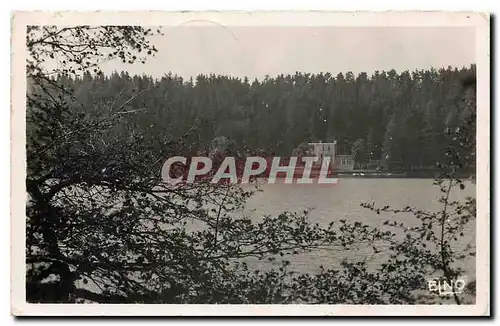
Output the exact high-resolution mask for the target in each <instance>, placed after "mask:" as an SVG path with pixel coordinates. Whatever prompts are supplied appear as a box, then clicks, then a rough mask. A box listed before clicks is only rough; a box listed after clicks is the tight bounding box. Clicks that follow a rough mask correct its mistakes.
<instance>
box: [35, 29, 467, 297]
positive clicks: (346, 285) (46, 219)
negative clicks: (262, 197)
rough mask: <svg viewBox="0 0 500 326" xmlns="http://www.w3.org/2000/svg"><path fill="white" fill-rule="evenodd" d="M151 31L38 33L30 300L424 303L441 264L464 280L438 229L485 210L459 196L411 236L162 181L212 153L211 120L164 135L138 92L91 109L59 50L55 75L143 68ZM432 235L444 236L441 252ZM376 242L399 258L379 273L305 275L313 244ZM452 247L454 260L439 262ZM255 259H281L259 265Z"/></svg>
mask: <svg viewBox="0 0 500 326" xmlns="http://www.w3.org/2000/svg"><path fill="white" fill-rule="evenodd" d="M150 33H151V32H150V31H149V30H145V29H144V28H141V27H131V26H103V27H89V26H78V27H69V28H57V27H31V28H29V30H28V39H27V46H28V50H29V53H30V55H31V56H30V58H29V59H28V62H27V76H28V79H29V80H31V82H32V83H33V87H32V88H31V89H30V91H29V93H28V94H27V163H28V171H27V172H28V173H27V180H26V187H27V192H28V194H29V200H28V203H27V219H26V226H27V228H26V264H27V281H26V297H27V301H29V302H100V303H297V302H305V303H344V304H349V303H358V304H359V303H365V304H383V303H416V302H417V300H418V297H417V295H416V294H415V290H418V289H422V288H425V277H426V275H428V274H426V273H428V269H429V267H436V268H441V269H442V270H444V272H445V277H451V276H453V275H455V274H454V273H455V272H453V271H452V270H451V269H450V267H449V266H450V264H451V256H450V255H449V254H448V253H447V252H448V249H447V248H448V243H447V242H445V241H444V240H443V239H444V238H443V236H439V235H437V234H436V233H435V232H436V231H434V229H433V226H432V225H431V226H430V227H429V225H430V223H432V221H434V220H436V219H437V220H438V222H439V221H443V220H448V219H450V218H451V213H450V210H451V207H453V208H454V209H455V210H457V213H456V214H455V215H454V216H455V217H454V218H453V219H452V221H453V222H450V223H451V224H446V225H447V227H448V228H447V229H445V230H447V233H446V234H447V235H449V234H452V233H453V234H456V233H457V232H460V223H459V221H462V220H463V218H462V216H464V215H465V214H467V216H469V218H470V217H472V216H475V212H473V210H472V208H470V207H469V206H467V207H465V206H463V205H462V206H461V205H459V204H456V205H455V204H454V203H449V201H446V200H445V201H443V205H444V206H445V208H444V210H443V212H441V213H425V212H422V211H417V210H414V209H412V208H406V209H405V210H406V211H408V212H414V213H415V216H416V217H417V218H421V220H422V221H423V224H422V228H420V229H418V228H417V229H414V230H412V231H413V233H416V234H418V235H419V236H413V235H410V236H406V238H404V239H403V240H401V239H398V238H397V237H396V234H395V233H394V232H391V231H388V230H387V229H384V228H382V227H381V228H378V227H373V226H369V225H365V224H363V223H361V222H356V221H349V222H347V221H345V220H342V221H340V222H332V223H330V224H329V225H328V226H323V225H319V224H312V223H310V222H309V221H308V217H307V216H308V214H307V213H308V212H307V211H305V212H300V213H293V212H284V213H282V214H279V215H278V216H264V217H262V218H261V219H260V220H259V221H257V222H256V221H255V220H252V219H250V218H249V217H245V216H241V208H242V205H243V204H244V203H245V201H246V199H248V197H249V196H250V195H251V194H252V190H253V188H252V189H247V188H242V187H238V186H231V185H221V184H217V185H213V184H210V183H201V182H200V183H196V184H193V185H183V186H179V187H172V186H169V185H166V184H163V183H162V181H161V173H160V172H161V165H162V164H163V162H164V160H165V159H166V158H168V157H170V156H174V155H175V156H178V155H186V156H189V155H194V154H195V153H196V150H197V149H199V144H197V141H198V140H197V137H196V133H197V131H198V130H199V128H203V127H204V126H203V125H201V123H202V122H199V124H198V123H195V124H194V125H193V126H192V127H191V128H190V129H189V130H188V132H187V133H185V134H183V135H181V136H177V137H174V136H172V135H168V134H166V135H165V134H162V135H156V134H155V133H151V132H149V130H150V128H154V127H155V126H154V124H148V125H144V124H143V121H144V120H142V119H137V116H138V112H139V110H140V108H138V107H135V106H134V105H133V100H134V98H135V97H136V96H138V95H134V96H132V97H130V98H128V99H126V100H125V101H122V102H120V104H117V102H116V99H109V100H105V101H103V100H100V101H99V102H96V103H95V104H94V105H95V107H93V108H92V110H90V109H89V108H85V110H82V108H81V105H80V103H78V102H77V101H75V100H74V98H73V96H72V95H73V94H72V91H71V90H69V89H67V88H65V87H64V86H63V85H61V84H58V83H57V82H55V80H54V79H52V78H51V75H50V71H47V69H46V68H44V67H45V66H44V60H45V58H46V57H49V58H51V57H52V56H53V57H54V58H55V59H56V60H58V62H61V64H62V65H61V66H58V67H60V68H58V70H57V71H55V72H56V73H63V74H65V75H71V74H78V73H79V72H82V74H84V73H85V72H88V71H89V69H90V71H92V72H93V70H94V69H96V71H95V73H99V68H98V67H99V63H100V62H102V59H103V58H115V59H116V58H119V59H121V60H122V61H125V62H130V63H133V62H134V61H135V60H139V59H138V58H139V57H140V55H141V54H146V55H148V54H152V53H153V52H154V47H153V46H151V45H149V43H148V41H147V36H148V35H149V34H150ZM141 60H142V59H141ZM464 132H465V131H464ZM465 133H466V132H465ZM467 135H470V134H467ZM460 146H462V145H460ZM462 147H464V146H462ZM453 153H454V152H452V156H453V155H454V154H453ZM445 179H446V180H452V181H450V186H449V187H451V186H452V185H455V184H457V185H461V184H462V183H460V182H458V181H456V180H455V179H454V178H453V175H446V176H443V179H441V180H445ZM371 208H372V209H376V208H374V206H373V207H371ZM469 208H470V209H469ZM458 209H460V213H458ZM384 210H385V211H387V210H388V208H384V209H382V210H381V211H384ZM435 224H439V223H435ZM435 224H434V225H435ZM443 224H445V223H444V222H443ZM391 226H392V224H391ZM394 226H395V227H396V226H399V224H398V225H394ZM429 230H430V231H429ZM441 230H442V229H441ZM442 233H443V232H442V231H441V234H442ZM408 234H410V233H408ZM429 235H430V236H429ZM427 237H428V239H427ZM426 241H430V243H436V241H437V243H438V244H439V245H438V247H437V250H433V249H434V248H429V246H428V245H426V243H427V242H426ZM426 246H427V247H426ZM370 247H371V248H373V252H374V254H376V253H379V252H381V251H383V252H384V253H385V254H386V255H389V256H390V258H389V260H388V261H387V263H386V264H382V265H381V266H380V267H379V268H377V269H375V270H373V269H369V268H368V267H367V263H366V261H364V260H353V259H350V260H344V261H343V262H342V263H341V264H340V266H339V268H338V269H335V270H332V269H324V268H321V271H320V273H319V274H316V275H309V274H297V273H294V272H293V271H292V270H293V269H292V267H293V266H291V263H290V260H291V257H292V256H294V255H299V254H301V253H303V252H307V251H311V250H325V249H329V250H330V252H331V253H332V255H336V253H341V252H344V251H346V250H357V249H358V248H370ZM445 249H446V250H445ZM443 252H444V254H443ZM401 256H404V258H401ZM438 256H439V257H440V259H441V261H442V263H440V264H438V265H436V257H438ZM250 258H254V259H255V258H256V259H260V260H267V261H276V262H278V263H279V267H277V268H269V269H265V270H256V269H255V268H254V266H252V265H251V263H250V261H249V260H248V259H250ZM381 261H382V258H381Z"/></svg>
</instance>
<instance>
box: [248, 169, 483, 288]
mask: <svg viewBox="0 0 500 326" xmlns="http://www.w3.org/2000/svg"><path fill="white" fill-rule="evenodd" d="M475 191H476V189H475V185H474V184H472V183H466V187H465V189H464V190H460V189H458V188H456V189H454V191H452V193H451V194H450V195H451V198H452V199H456V200H463V199H465V197H466V196H470V197H475ZM439 196H440V190H439V188H438V187H437V186H434V185H433V180H432V179H363V178H341V179H339V182H338V184H336V185H333V186H297V185H287V184H265V185H263V186H262V192H257V193H256V194H254V195H253V196H252V197H251V198H250V199H249V200H248V202H247V207H246V211H247V214H249V215H251V216H252V218H253V219H254V220H258V219H259V218H261V217H262V216H263V215H264V214H271V215H275V214H279V213H280V212H283V211H292V212H293V211H297V212H301V211H304V209H311V212H310V221H311V222H313V223H319V224H322V225H325V226H326V225H328V223H330V222H331V221H339V220H341V219H346V220H351V221H360V222H363V223H365V224H369V225H371V226H374V227H382V226H383V223H384V221H386V220H387V219H389V218H390V219H391V220H393V219H394V220H396V221H398V222H403V223H404V224H405V225H407V226H412V225H417V224H419V223H418V222H419V220H417V219H416V218H415V217H414V216H413V215H411V214H408V213H405V214H391V213H386V212H381V213H380V214H377V213H376V212H373V211H371V210H369V209H366V208H363V207H361V205H360V204H361V203H363V202H375V203H376V206H377V207H383V206H385V205H390V206H391V207H392V208H404V207H405V206H411V207H415V208H418V209H422V210H426V211H434V212H437V211H440V210H441V209H442V204H440V203H439V202H438V199H439ZM391 230H394V229H391ZM401 234H403V232H401ZM475 236H476V228H475V221H474V220H473V221H471V222H470V225H469V227H467V228H466V230H465V232H464V237H461V238H460V243H459V244H460V245H461V246H462V245H464V246H465V245H466V244H471V245H475ZM365 249H366V250H363V248H360V249H359V250H355V251H345V250H320V251H314V252H311V253H306V254H301V255H299V256H295V257H293V258H291V259H290V258H288V259H290V260H291V263H292V265H291V266H292V268H293V269H294V270H296V271H299V272H308V273H316V272H318V271H319V266H320V265H323V266H324V267H325V268H334V267H336V266H338V265H339V262H340V261H341V260H342V258H344V257H345V258H350V259H363V258H366V256H367V255H371V253H372V251H371V247H370V248H365ZM382 255H383V253H382ZM377 257H378V256H377ZM377 257H369V258H371V261H369V262H368V264H369V265H372V266H373V267H375V266H378V265H379V264H380V259H381V258H377ZM278 264H279V263H277V262H274V263H269V262H263V261H258V260H255V261H253V260H251V261H249V265H250V266H251V267H253V268H266V267H267V266H273V265H274V266H277V265H278ZM459 265H460V267H462V268H463V269H464V270H465V275H468V279H469V280H470V279H475V269H476V268H475V257H472V256H468V258H467V259H466V260H464V261H463V262H461V263H459Z"/></svg>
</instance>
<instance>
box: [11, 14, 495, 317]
mask: <svg viewBox="0 0 500 326" xmlns="http://www.w3.org/2000/svg"><path fill="white" fill-rule="evenodd" d="M12 26H13V29H12V31H13V32H12V33H13V34H12V35H13V36H12V37H13V40H12V42H13V43H12V53H13V59H12V60H13V66H12V67H13V68H12V69H13V75H12V76H13V77H12V81H13V90H12V101H13V102H12V164H13V168H12V197H11V205H12V216H11V223H12V230H11V241H12V249H11V250H12V251H11V254H12V258H11V262H12V267H11V270H12V280H11V282H12V284H11V285H12V288H13V291H12V303H11V312H12V314H14V315H18V316H24V315H73V314H75V315H76V314H78V315H96V314H100V315H102V314H109V315H129V316H131V315H157V316H160V315H165V316H177V315H266V316H274V315H319V316H326V315H331V316H334V315H344V316H346V315H347V316H358V315H389V314H390V315H415V316H418V315H421V314H426V315H450V316H454V315H474V316H485V315H489V313H490V312H489V305H490V288H489V287H490V267H489V266H490V260H489V259H490V247H489V246H490V229H489V225H490V222H489V219H490V211H489V209H490V208H489V207H490V203H489V201H490V198H489V188H490V176H489V173H490V163H489V151H490V149H489V144H490V129H489V128H490V123H489V117H490V103H489V99H490V95H489V93H490V89H489V83H490V81H489V78H490V77H489V69H490V63H489V51H490V49H489V42H490V41H489V33H490V32H489V26H490V17H489V15H488V14H484V13H472V12H470V13H445V12H441V13H440V12H434V13H424V12H385V13H369V12H366V13H334V12H323V13H321V12H314V13H313V12H273V13H269V12H267V13H266V12H225V13H223V12H184V13H180V12H179V13H172V12H170V13H168V12H147V11H144V12H139V11H138V12H123V13H118V12H80V13H77V12H59V13H57V14H56V13H50V12H17V13H15V14H13V20H12ZM63 304H64V305H63ZM123 304H126V305H123ZM163 305H165V306H163ZM194 307H197V308H196V309H195V308H194Z"/></svg>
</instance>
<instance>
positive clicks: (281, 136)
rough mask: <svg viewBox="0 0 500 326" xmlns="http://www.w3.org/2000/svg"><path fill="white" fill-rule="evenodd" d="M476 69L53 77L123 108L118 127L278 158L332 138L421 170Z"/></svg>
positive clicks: (92, 107) (432, 160)
mask: <svg viewBox="0 0 500 326" xmlns="http://www.w3.org/2000/svg"><path fill="white" fill-rule="evenodd" d="M475 69H476V67H475V65H471V66H470V67H467V68H465V67H464V68H461V69H458V68H452V67H448V68H447V69H439V70H436V69H430V70H417V71H413V72H409V71H404V72H402V73H399V74H398V73H397V72H396V71H394V70H391V71H387V72H386V71H382V72H379V71H377V72H375V73H374V74H373V75H372V76H368V75H367V74H366V73H361V74H359V75H357V76H355V75H354V74H353V73H351V72H348V73H346V74H342V73H339V74H338V75H336V76H334V75H332V74H330V73H321V74H308V73H300V72H297V73H295V74H294V75H279V76H276V77H266V78H265V79H263V80H260V81H259V80H253V81H250V80H249V79H248V78H242V79H241V78H233V77H229V76H221V75H208V76H207V75H199V76H197V77H196V79H195V80H193V79H189V80H184V79H183V78H181V77H178V76H175V75H172V74H170V73H169V74H166V75H165V76H164V77H162V78H160V79H157V80H155V79H153V78H152V77H150V76H130V75H129V74H128V73H127V72H121V73H113V74H112V75H110V76H106V75H102V74H101V75H97V76H93V75H91V74H89V73H86V74H85V75H83V77H81V78H77V79H69V78H67V77H63V76H59V77H57V83H58V84H59V85H65V86H66V87H69V88H71V89H73V91H74V92H73V95H74V97H75V98H76V100H77V102H78V103H80V104H81V107H82V108H83V110H84V111H86V113H90V112H95V113H96V114H99V112H100V111H103V110H118V109H119V110H120V112H123V114H124V115H129V116H130V119H129V120H128V121H129V122H128V124H127V125H124V126H123V128H124V130H123V132H127V130H130V129H139V130H147V134H148V135H149V136H150V137H164V138H165V139H167V138H168V139H175V138H176V137H177V138H178V137H181V136H182V135H185V134H186V133H188V132H189V131H190V130H196V132H195V134H196V139H195V140H193V142H194V143H196V144H198V146H201V145H202V144H205V145H206V144H208V143H210V142H211V141H212V140H213V139H214V138H215V137H219V136H225V137H227V138H229V139H231V140H233V141H234V142H235V143H236V145H237V146H238V147H240V148H251V149H267V150H271V151H272V152H274V153H276V154H279V155H291V153H292V151H293V150H294V149H295V148H297V147H298V146H300V144H301V143H303V142H306V141H313V140H322V141H331V140H337V143H338V145H337V151H338V153H340V154H353V155H355V159H356V163H357V165H358V166H366V165H367V164H368V163H369V162H374V161H375V162H377V161H378V163H377V164H380V166H381V167H382V168H388V169H398V168H399V169H424V168H431V167H432V166H434V165H435V164H436V162H440V161H442V160H444V155H445V152H446V146H447V144H448V140H447V136H446V130H447V128H455V126H456V125H458V124H459V123H460V121H461V120H462V119H463V117H464V116H466V115H467V112H468V111H467V110H469V109H470V108H469V107H468V105H467V103H468V102H467V100H469V101H470V100H471V99H470V98H467V94H466V93H465V92H464V89H463V87H462V81H463V80H464V78H466V77H467V76H470V75H474V74H475ZM472 100H474V99H472Z"/></svg>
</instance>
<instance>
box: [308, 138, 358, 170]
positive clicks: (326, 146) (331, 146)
mask: <svg viewBox="0 0 500 326" xmlns="http://www.w3.org/2000/svg"><path fill="white" fill-rule="evenodd" d="M308 145H309V146H312V148H313V153H314V156H316V157H318V158H319V161H321V160H322V159H323V158H324V157H330V158H331V162H335V165H334V167H333V169H334V170H335V171H348V170H353V169H354V158H353V156H352V155H337V152H336V147H337V141H336V140H335V141H334V142H333V143H323V142H321V141H320V142H317V143H308Z"/></svg>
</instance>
